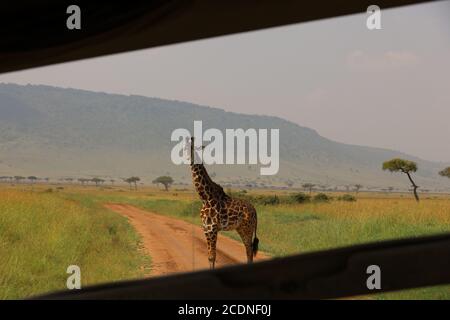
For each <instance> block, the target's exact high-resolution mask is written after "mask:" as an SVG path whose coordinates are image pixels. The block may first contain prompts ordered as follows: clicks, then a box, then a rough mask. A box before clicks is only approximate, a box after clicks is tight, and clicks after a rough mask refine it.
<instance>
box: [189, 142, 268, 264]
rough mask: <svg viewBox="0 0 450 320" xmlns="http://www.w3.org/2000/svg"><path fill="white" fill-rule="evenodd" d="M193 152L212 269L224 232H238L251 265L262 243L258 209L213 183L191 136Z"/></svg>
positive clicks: (192, 169)
mask: <svg viewBox="0 0 450 320" xmlns="http://www.w3.org/2000/svg"><path fill="white" fill-rule="evenodd" d="M188 145H189V143H188ZM189 149H190V152H189V154H190V168H191V173H192V182H193V184H194V187H195V189H196V191H197V193H198V195H199V196H200V199H201V201H202V208H201V210H200V218H201V220H202V227H203V231H204V233H205V237H206V242H207V248H208V260H209V266H210V268H211V269H214V267H215V262H216V244H217V235H218V232H219V231H222V230H223V231H230V230H236V231H237V232H238V234H239V236H240V237H241V239H242V242H243V243H244V246H245V250H246V254H247V263H251V262H253V257H254V256H256V253H257V252H258V243H259V239H258V238H257V236H256V229H257V216H256V210H255V208H254V207H253V205H252V204H251V203H249V202H248V201H245V200H241V199H235V198H232V197H230V196H229V195H227V194H226V193H225V192H224V191H223V188H222V187H221V186H220V185H219V184H217V183H215V182H214V181H212V179H211V178H210V176H209V175H208V172H207V171H206V168H205V166H204V165H203V163H195V162H196V161H194V159H195V157H196V156H197V154H196V152H195V149H194V138H193V137H191V141H190V148H189Z"/></svg>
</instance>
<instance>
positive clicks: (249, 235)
mask: <svg viewBox="0 0 450 320" xmlns="http://www.w3.org/2000/svg"><path fill="white" fill-rule="evenodd" d="M236 230H237V232H238V233H239V235H240V236H241V239H242V242H243V243H244V246H245V252H246V254H247V263H251V262H253V245H252V242H253V230H254V227H253V226H251V225H250V224H246V225H241V226H239V227H238V228H237V229H236Z"/></svg>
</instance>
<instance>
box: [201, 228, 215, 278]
mask: <svg viewBox="0 0 450 320" xmlns="http://www.w3.org/2000/svg"><path fill="white" fill-rule="evenodd" d="M204 231H205V237H206V244H207V246H208V260H209V268H210V269H214V267H215V264H216V244H217V232H218V228H217V226H204Z"/></svg>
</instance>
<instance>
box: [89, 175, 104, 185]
mask: <svg viewBox="0 0 450 320" xmlns="http://www.w3.org/2000/svg"><path fill="white" fill-rule="evenodd" d="M91 181H92V182H93V183H95V186H96V187H98V186H99V184H101V183H103V182H105V180H103V179H100V178H97V177H95V178H92V179H91Z"/></svg>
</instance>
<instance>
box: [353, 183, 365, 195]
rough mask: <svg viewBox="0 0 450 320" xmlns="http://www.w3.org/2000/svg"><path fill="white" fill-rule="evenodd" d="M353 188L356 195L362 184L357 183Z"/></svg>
mask: <svg viewBox="0 0 450 320" xmlns="http://www.w3.org/2000/svg"><path fill="white" fill-rule="evenodd" d="M353 187H354V188H355V192H356V194H358V192H359V190H360V189H361V188H362V187H363V186H362V184H359V183H357V184H355V185H354V186H353Z"/></svg>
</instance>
